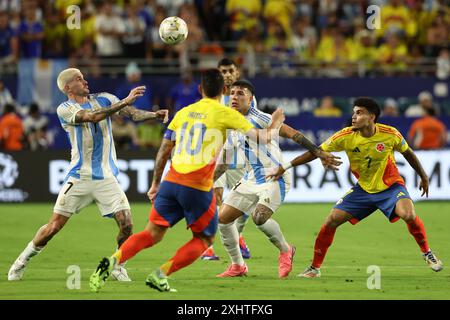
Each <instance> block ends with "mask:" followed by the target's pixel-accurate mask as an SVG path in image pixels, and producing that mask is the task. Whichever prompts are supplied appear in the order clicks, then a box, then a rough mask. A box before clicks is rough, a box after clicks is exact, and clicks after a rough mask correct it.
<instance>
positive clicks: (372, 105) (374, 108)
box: [353, 97, 381, 122]
mask: <svg viewBox="0 0 450 320" xmlns="http://www.w3.org/2000/svg"><path fill="white" fill-rule="evenodd" d="M353 106H358V107H363V108H366V109H367V111H369V112H370V113H372V114H374V115H375V122H377V120H378V117H379V116H380V113H381V109H380V106H379V105H378V103H377V102H376V101H375V100H374V99H372V98H368V97H359V98H356V100H355V102H353Z"/></svg>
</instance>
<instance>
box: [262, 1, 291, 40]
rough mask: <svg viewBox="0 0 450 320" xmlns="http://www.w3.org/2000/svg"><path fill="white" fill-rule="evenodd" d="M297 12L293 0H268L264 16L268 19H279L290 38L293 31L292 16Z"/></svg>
mask: <svg viewBox="0 0 450 320" xmlns="http://www.w3.org/2000/svg"><path fill="white" fill-rule="evenodd" d="M294 13H295V6H294V4H293V2H292V1H280V0H266V2H265V5H264V9H263V17H264V18H265V19H266V20H275V21H277V22H278V23H279V24H280V25H281V27H282V28H283V30H284V32H285V33H286V35H287V37H288V38H290V36H291V33H292V28H291V25H292V17H293V15H294Z"/></svg>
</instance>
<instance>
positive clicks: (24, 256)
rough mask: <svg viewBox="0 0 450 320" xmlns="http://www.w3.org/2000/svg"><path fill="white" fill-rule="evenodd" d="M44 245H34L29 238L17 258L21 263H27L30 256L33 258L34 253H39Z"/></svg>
mask: <svg viewBox="0 0 450 320" xmlns="http://www.w3.org/2000/svg"><path fill="white" fill-rule="evenodd" d="M42 249H44V247H36V246H35V245H34V243H33V240H31V241H30V242H29V243H28V245H27V246H26V248H25V249H24V250H23V251H22V253H21V254H20V256H19V259H20V260H21V261H22V262H23V263H27V262H28V261H30V259H31V258H33V257H34V256H35V255H37V254H39V253H40V252H41V251H42Z"/></svg>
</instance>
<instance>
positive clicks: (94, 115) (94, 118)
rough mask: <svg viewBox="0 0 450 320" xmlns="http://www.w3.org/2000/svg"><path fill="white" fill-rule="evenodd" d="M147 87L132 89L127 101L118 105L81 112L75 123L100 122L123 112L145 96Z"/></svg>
mask: <svg viewBox="0 0 450 320" xmlns="http://www.w3.org/2000/svg"><path fill="white" fill-rule="evenodd" d="M144 91H145V86H140V87H136V88H134V89H132V90H131V91H130V94H129V95H128V97H126V98H125V99H122V100H120V101H118V102H116V103H113V104H112V105H110V106H109V107H106V108H101V109H97V110H80V111H78V112H77V114H76V115H75V122H76V123H81V122H94V123H95V122H99V121H102V120H104V119H106V118H107V117H109V116H111V115H113V114H114V113H116V112H118V111H120V110H122V109H123V108H125V107H126V106H128V105H131V104H133V102H134V101H135V100H136V99H137V98H138V97H142V96H143V95H144Z"/></svg>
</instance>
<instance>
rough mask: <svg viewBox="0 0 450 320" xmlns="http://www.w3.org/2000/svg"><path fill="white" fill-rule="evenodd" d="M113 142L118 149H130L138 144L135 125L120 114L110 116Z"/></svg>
mask: <svg viewBox="0 0 450 320" xmlns="http://www.w3.org/2000/svg"><path fill="white" fill-rule="evenodd" d="M112 131H113V137H114V143H115V145H116V148H117V149H119V150H131V149H133V147H134V146H137V145H138V144H139V141H138V136H137V130H136V125H135V124H134V123H133V122H131V121H125V119H124V118H123V117H122V116H119V115H113V116H112Z"/></svg>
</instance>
